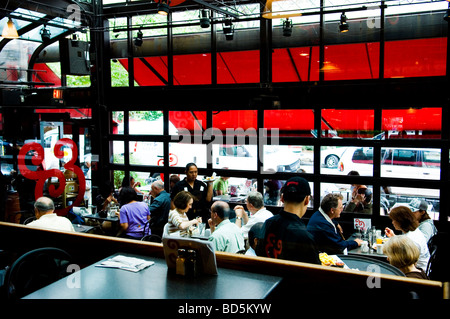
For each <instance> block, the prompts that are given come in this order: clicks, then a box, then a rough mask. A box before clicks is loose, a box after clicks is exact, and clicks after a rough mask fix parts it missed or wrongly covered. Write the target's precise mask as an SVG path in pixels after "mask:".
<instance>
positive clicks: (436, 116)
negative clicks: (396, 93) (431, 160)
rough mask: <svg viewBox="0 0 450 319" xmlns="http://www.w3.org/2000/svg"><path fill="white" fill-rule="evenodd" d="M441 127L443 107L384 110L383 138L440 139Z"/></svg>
mask: <svg viewBox="0 0 450 319" xmlns="http://www.w3.org/2000/svg"><path fill="white" fill-rule="evenodd" d="M441 127H442V109H441V108H410V109H395V110H383V112H382V130H383V131H384V134H383V138H386V139H394V138H399V139H406V138H415V139H417V138H427V139H439V138H440V137H441Z"/></svg>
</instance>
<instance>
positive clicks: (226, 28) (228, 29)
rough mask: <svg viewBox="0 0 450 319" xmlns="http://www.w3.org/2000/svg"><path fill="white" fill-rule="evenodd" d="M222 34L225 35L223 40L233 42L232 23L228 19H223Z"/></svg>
mask: <svg viewBox="0 0 450 319" xmlns="http://www.w3.org/2000/svg"><path fill="white" fill-rule="evenodd" d="M223 34H225V39H227V40H228V41H231V40H233V36H234V26H233V21H231V18H230V17H226V18H225V22H224V24H223Z"/></svg>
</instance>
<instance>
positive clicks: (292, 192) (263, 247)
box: [256, 176, 320, 264]
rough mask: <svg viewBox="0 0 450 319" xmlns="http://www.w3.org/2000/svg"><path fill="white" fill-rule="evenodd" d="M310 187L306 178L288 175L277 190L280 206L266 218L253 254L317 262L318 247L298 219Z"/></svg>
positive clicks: (303, 212)
mask: <svg viewBox="0 0 450 319" xmlns="http://www.w3.org/2000/svg"><path fill="white" fill-rule="evenodd" d="M310 195H311V188H310V186H309V183H308V181H307V180H306V179H304V178H302V177H298V176H296V177H292V178H290V179H288V180H287V181H286V184H285V185H284V186H283V188H282V191H281V199H280V200H281V201H282V202H283V203H284V207H283V210H282V211H281V212H280V213H279V214H277V215H275V216H273V217H271V218H269V219H267V220H266V222H265V223H264V226H263V230H262V239H261V240H259V242H258V246H257V253H256V254H257V255H258V256H263V257H271V258H277V259H287V260H293V261H300V262H307V263H313V264H320V260H319V251H318V250H317V247H316V243H315V242H314V239H313V237H312V235H311V234H310V233H309V232H308V231H307V230H306V225H305V224H304V222H303V221H302V219H301V218H302V217H303V215H305V213H306V210H307V208H308V204H309V201H310Z"/></svg>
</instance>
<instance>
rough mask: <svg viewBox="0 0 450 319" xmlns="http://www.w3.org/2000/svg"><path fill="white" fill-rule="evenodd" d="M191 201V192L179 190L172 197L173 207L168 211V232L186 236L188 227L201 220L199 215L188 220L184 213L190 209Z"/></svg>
mask: <svg viewBox="0 0 450 319" xmlns="http://www.w3.org/2000/svg"><path fill="white" fill-rule="evenodd" d="M193 202H194V199H193V197H192V195H191V193H189V192H186V191H181V192H179V193H178V194H177V195H176V196H175V197H174V199H173V204H174V206H175V209H173V210H171V211H170V213H169V219H168V224H169V229H168V232H169V234H170V235H171V236H174V235H175V236H181V237H186V236H187V235H188V230H189V227H191V226H193V225H198V224H199V223H201V222H202V218H201V217H197V218H195V219H193V220H189V218H188V217H187V215H186V212H187V211H188V210H189V209H191V207H192V203H193Z"/></svg>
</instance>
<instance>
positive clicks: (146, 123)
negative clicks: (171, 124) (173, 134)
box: [129, 111, 164, 135]
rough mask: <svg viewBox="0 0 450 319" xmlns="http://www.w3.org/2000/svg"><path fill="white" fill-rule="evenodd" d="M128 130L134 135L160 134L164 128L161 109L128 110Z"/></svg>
mask: <svg viewBox="0 0 450 319" xmlns="http://www.w3.org/2000/svg"><path fill="white" fill-rule="evenodd" d="M129 121H130V122H129V131H130V134H136V135H162V134H163V130H164V121H163V112H162V111H130V112H129Z"/></svg>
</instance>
